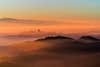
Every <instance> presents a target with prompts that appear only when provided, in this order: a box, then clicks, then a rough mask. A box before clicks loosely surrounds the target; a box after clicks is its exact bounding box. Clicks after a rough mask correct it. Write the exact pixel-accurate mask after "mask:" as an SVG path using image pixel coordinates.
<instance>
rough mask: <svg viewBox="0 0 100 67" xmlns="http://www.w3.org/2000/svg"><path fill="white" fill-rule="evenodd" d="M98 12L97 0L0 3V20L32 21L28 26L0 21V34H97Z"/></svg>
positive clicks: (5, 0)
mask: <svg viewBox="0 0 100 67" xmlns="http://www.w3.org/2000/svg"><path fill="white" fill-rule="evenodd" d="M99 8H100V1H99V0H0V17H1V18H15V19H24V20H33V21H32V24H30V22H28V23H23V22H21V21H17V23H14V21H13V20H12V21H0V30H1V32H14V31H17V32H18V31H19V30H20V31H22V30H23V31H24V30H26V29H27V30H28V29H34V28H41V29H43V30H46V29H48V30H49V31H56V32H57V31H60V32H65V33H67V32H70V33H76V32H86V31H98V32H99V31H100V30H99V28H100V9H99ZM34 20H35V21H34ZM8 22H9V23H8ZM18 22H19V23H18ZM24 22H25V21H24ZM66 31H67V32H66ZM92 33H94V32H92Z"/></svg>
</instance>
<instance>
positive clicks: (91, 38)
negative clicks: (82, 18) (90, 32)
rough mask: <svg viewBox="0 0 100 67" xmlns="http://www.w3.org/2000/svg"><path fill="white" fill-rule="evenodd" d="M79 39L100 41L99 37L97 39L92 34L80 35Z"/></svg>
mask: <svg viewBox="0 0 100 67" xmlns="http://www.w3.org/2000/svg"><path fill="white" fill-rule="evenodd" d="M80 40H90V41H100V39H97V38H95V37H93V36H82V37H80Z"/></svg>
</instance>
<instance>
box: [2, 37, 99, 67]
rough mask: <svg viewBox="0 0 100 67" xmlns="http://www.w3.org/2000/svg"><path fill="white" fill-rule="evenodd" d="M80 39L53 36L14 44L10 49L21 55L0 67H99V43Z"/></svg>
mask: <svg viewBox="0 0 100 67" xmlns="http://www.w3.org/2000/svg"><path fill="white" fill-rule="evenodd" d="M81 39H82V38H81ZM81 39H79V40H74V39H72V38H69V37H63V36H55V37H46V38H43V39H39V40H36V41H27V42H23V43H18V44H14V45H12V46H10V47H11V48H15V49H16V51H19V53H22V54H19V56H16V57H12V58H11V60H9V61H5V62H1V63H0V67H100V42H99V41H93V42H91V41H90V40H89V39H88V40H89V42H88V41H87V40H81ZM83 39H84V38H83Z"/></svg>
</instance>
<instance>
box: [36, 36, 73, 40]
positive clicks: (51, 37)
mask: <svg viewBox="0 0 100 67" xmlns="http://www.w3.org/2000/svg"><path fill="white" fill-rule="evenodd" d="M55 39H69V40H73V39H72V38H70V37H65V36H48V37H45V38H43V39H38V41H41V40H55Z"/></svg>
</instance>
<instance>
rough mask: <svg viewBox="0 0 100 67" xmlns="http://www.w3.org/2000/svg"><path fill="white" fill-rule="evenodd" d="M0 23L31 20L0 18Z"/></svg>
mask: <svg viewBox="0 0 100 67" xmlns="http://www.w3.org/2000/svg"><path fill="white" fill-rule="evenodd" d="M0 21H2V22H3V21H6V22H8V21H11V22H33V20H25V19H15V18H0Z"/></svg>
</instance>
